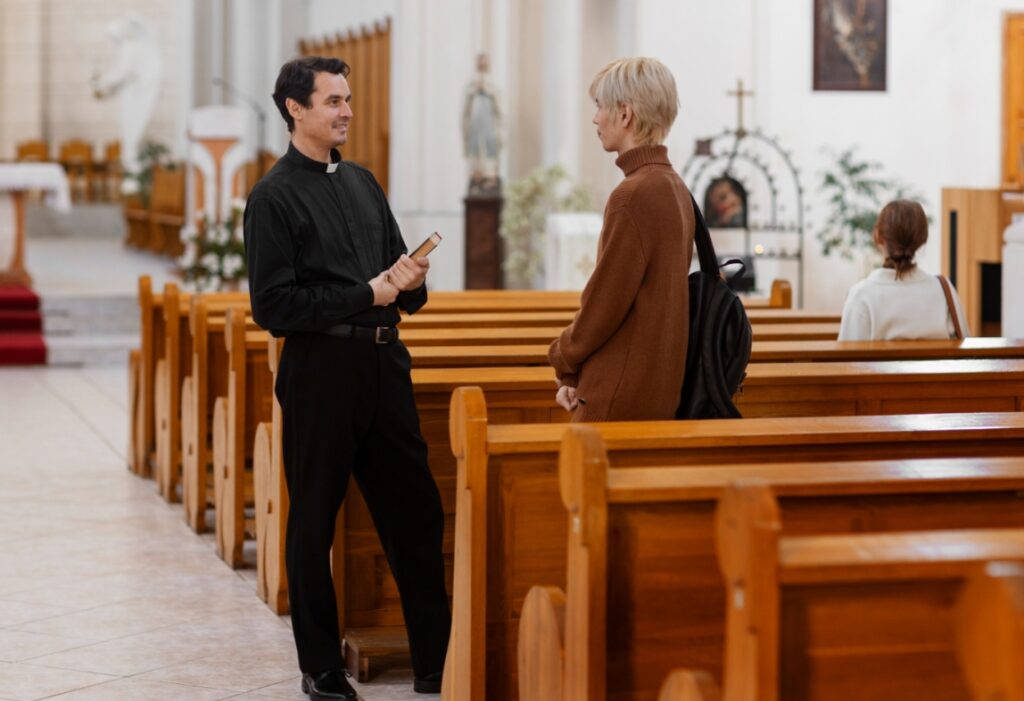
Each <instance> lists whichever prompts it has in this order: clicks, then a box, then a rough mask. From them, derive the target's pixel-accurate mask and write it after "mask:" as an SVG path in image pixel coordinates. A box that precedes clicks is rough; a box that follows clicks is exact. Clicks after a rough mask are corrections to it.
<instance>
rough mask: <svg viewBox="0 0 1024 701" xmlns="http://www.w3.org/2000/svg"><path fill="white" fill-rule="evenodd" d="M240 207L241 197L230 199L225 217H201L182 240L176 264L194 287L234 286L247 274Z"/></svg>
mask: <svg viewBox="0 0 1024 701" xmlns="http://www.w3.org/2000/svg"><path fill="white" fill-rule="evenodd" d="M244 211H245V200H242V199H237V198H236V199H234V200H232V202H231V214H230V215H229V216H228V218H227V220H226V221H223V222H221V223H219V224H211V223H210V222H209V221H208V220H207V219H206V218H204V219H203V226H202V227H201V229H200V231H199V232H198V233H197V234H196V235H195V236H193V237H192V239H191V240H190V241H189V242H188V243H186V244H185V252H184V253H183V254H182V255H181V257H180V258H178V267H179V270H180V271H181V274H182V277H183V278H184V279H185V280H186V281H187V282H191V283H193V284H194V285H195V287H196V290H197V291H200V292H202V291H205V290H223V289H225V288H226V287H237V286H238V284H239V283H240V282H241V281H242V280H244V279H245V278H246V277H247V275H248V269H247V267H246V262H245V243H244V240H243V235H242V212H244Z"/></svg>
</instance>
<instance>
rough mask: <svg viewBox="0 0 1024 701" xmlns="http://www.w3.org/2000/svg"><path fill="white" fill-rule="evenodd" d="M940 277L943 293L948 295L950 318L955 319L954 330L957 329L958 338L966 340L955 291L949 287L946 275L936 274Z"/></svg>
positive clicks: (947, 303)
mask: <svg viewBox="0 0 1024 701" xmlns="http://www.w3.org/2000/svg"><path fill="white" fill-rule="evenodd" d="M935 277H937V278H939V284H940V285H942V293H943V294H944V295H946V308H947V309H949V318H950V319H952V320H953V330H954V331H956V338H957V340H958V341H962V340H964V332H963V329H961V328H960V317H959V315H958V314H957V313H956V305H955V304H953V293H952V292H951V291H950V289H949V280H947V279H946V276H945V275H936V276H935Z"/></svg>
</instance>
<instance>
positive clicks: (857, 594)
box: [717, 486, 1024, 701]
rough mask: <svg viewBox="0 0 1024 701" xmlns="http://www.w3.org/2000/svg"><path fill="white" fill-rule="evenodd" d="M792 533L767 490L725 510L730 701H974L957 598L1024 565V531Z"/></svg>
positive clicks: (746, 494) (737, 495)
mask: <svg viewBox="0 0 1024 701" xmlns="http://www.w3.org/2000/svg"><path fill="white" fill-rule="evenodd" d="M1018 510H1019V509H1018ZM784 522H785V521H784V518H783V519H781V522H780V517H779V507H778V504H777V503H776V501H775V498H774V497H773V496H772V494H771V490H770V489H768V488H767V487H765V486H759V487H737V488H732V489H729V490H727V492H726V493H725V495H724V497H723V499H722V500H721V502H720V504H719V507H718V518H717V540H718V549H719V559H720V562H721V567H722V570H723V574H724V577H725V579H726V582H727V587H726V598H727V601H729V605H728V610H727V633H726V635H727V640H726V658H725V659H726V668H725V672H724V676H723V691H724V695H725V697H726V698H727V699H740V698H753V699H759V700H760V699H763V700H764V701H774V700H775V699H787V700H789V699H793V700H794V701H801V700H803V699H808V700H810V699H822V700H824V699H844V698H873V699H892V700H893V701H896V700H897V699H907V698H915V699H925V698H928V699H963V700H965V701H966V700H967V699H970V698H971V694H970V691H969V690H968V688H967V685H966V684H965V680H964V678H963V676H962V675H961V674H960V673H959V671H958V669H957V664H956V652H955V651H956V628H957V625H956V624H957V617H956V612H955V606H956V602H957V598H958V596H959V594H960V593H961V592H962V590H963V588H964V584H965V583H966V582H967V581H968V580H969V579H970V577H971V576H972V575H973V574H974V573H975V572H976V571H977V569H978V566H979V565H984V564H985V563H987V562H989V561H993V560H1016V561H1022V560H1024V530H1021V529H1016V530H962V531H948V530H940V531H932V532H905V533H886V534H870V535H868V534H858V535H831V534H830V535H815V536H802V537H794V536H790V537H782V536H781V534H780V532H781V530H782V527H783V525H784ZM740 597H742V599H740Z"/></svg>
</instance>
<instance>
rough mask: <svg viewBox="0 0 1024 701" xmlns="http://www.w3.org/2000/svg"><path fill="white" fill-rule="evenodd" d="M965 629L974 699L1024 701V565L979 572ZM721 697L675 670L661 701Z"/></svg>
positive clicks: (961, 640)
mask: <svg viewBox="0 0 1024 701" xmlns="http://www.w3.org/2000/svg"><path fill="white" fill-rule="evenodd" d="M959 624H960V625H959V631H958V635H957V649H958V651H959V653H960V654H959V658H960V666H961V668H962V670H963V674H964V677H965V681H966V685H967V687H968V689H969V690H970V693H971V696H970V698H972V699H974V700H975V701H990V700H991V699H1003V700H1004V701H1024V665H1021V664H1020V660H1021V659H1022V657H1024V647H1022V645H1024V565H1021V563H1019V562H991V563H986V565H985V566H984V567H982V568H979V569H978V571H976V572H975V573H973V574H972V575H971V577H970V578H969V580H968V583H967V585H966V587H965V588H964V591H963V594H962V595H961V597H960V603H959ZM537 698H549V696H538V697H537ZM721 698H722V697H721V694H720V692H719V689H718V685H717V684H716V683H715V681H714V680H713V679H712V678H711V675H709V674H708V673H707V672H700V671H693V670H675V671H674V672H672V673H671V674H670V675H669V676H668V677H667V678H666V680H665V683H664V684H663V685H662V687H661V693H660V695H659V696H658V701H720V699H721Z"/></svg>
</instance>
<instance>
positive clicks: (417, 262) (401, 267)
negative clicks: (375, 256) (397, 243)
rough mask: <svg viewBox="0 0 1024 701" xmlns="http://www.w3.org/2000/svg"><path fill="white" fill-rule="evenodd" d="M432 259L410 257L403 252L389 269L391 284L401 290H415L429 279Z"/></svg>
mask: <svg viewBox="0 0 1024 701" xmlns="http://www.w3.org/2000/svg"><path fill="white" fill-rule="evenodd" d="M429 269H430V261H429V260H427V259H426V258H425V257H424V258H410V257H409V256H407V255H405V254H403V255H402V257H401V258H399V259H398V260H396V261H395V264H394V265H392V266H391V269H390V270H389V271H388V278H389V279H390V280H391V284H392V285H394V286H395V287H397V288H398V289H399V291H401V292H407V291H409V290H415V289H416V288H418V287H420V286H421V285H422V284H423V282H424V281H425V280H426V279H427V270H429Z"/></svg>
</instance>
